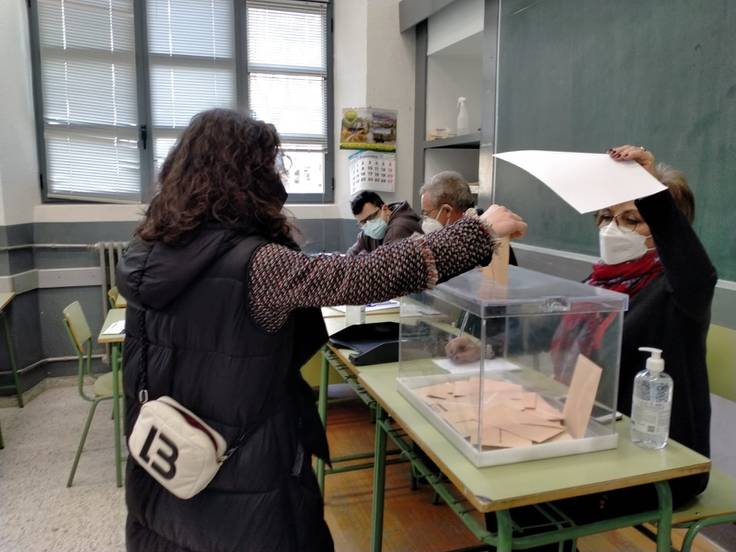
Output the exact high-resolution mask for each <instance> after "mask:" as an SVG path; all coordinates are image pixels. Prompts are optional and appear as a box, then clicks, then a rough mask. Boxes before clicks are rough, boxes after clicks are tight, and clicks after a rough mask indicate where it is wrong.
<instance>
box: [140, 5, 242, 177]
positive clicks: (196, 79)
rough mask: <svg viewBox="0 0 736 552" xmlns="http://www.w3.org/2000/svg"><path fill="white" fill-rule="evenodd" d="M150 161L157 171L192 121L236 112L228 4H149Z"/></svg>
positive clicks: (231, 25)
mask: <svg viewBox="0 0 736 552" xmlns="http://www.w3.org/2000/svg"><path fill="white" fill-rule="evenodd" d="M146 5H147V16H148V55H149V73H150V87H151V119H152V123H153V129H152V130H153V156H154V164H155V168H156V171H158V169H159V168H160V166H161V164H162V163H163V161H164V159H166V155H167V154H168V152H169V149H171V147H172V146H173V145H174V144H175V143H176V138H177V137H178V136H179V134H180V133H181V131H182V130H183V129H184V128H185V127H186V126H187V125H188V124H189V121H190V120H191V118H192V116H193V115H196V114H197V113H199V112H200V111H204V110H206V109H210V108H213V107H228V108H234V107H235V103H236V102H235V61H234V53H233V52H234V45H233V2H232V0H206V1H205V0H147V2H146Z"/></svg>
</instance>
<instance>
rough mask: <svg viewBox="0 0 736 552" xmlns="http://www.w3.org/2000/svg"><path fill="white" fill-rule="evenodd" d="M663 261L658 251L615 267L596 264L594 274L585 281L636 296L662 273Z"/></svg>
mask: <svg viewBox="0 0 736 552" xmlns="http://www.w3.org/2000/svg"><path fill="white" fill-rule="evenodd" d="M662 270H663V267H662V261H660V260H659V256H658V255H657V251H656V250H655V251H649V252H648V253H646V254H644V255H643V256H642V257H639V258H638V259H634V260H633V261H626V262H625V263H619V264H615V265H607V264H604V263H596V264H594V265H593V273H592V274H591V275H590V276H588V278H587V279H586V280H585V283H586V284H590V285H591V286H596V287H602V288H606V289H610V290H612V291H619V292H621V293H626V294H628V296H629V297H633V296H634V295H636V294H637V293H638V292H639V291H640V290H641V289H642V288H644V287H645V286H646V285H647V284H648V283H649V282H651V281H652V280H654V279H655V278H657V276H659V275H660V274H661V273H662Z"/></svg>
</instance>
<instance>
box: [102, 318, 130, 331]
mask: <svg viewBox="0 0 736 552" xmlns="http://www.w3.org/2000/svg"><path fill="white" fill-rule="evenodd" d="M123 330H125V320H118V321H117V322H113V323H112V324H110V325H109V326H108V327H107V329H105V331H104V332H102V335H114V334H119V333H123Z"/></svg>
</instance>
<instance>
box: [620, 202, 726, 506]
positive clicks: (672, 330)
mask: <svg viewBox="0 0 736 552" xmlns="http://www.w3.org/2000/svg"><path fill="white" fill-rule="evenodd" d="M636 206H637V208H638V209H639V212H640V213H641V215H642V217H643V218H644V220H645V221H646V222H647V224H648V225H649V229H650V230H651V232H652V237H653V239H654V243H655V244H656V247H657V252H658V253H659V257H660V259H661V261H662V264H663V266H664V273H663V275H662V276H661V277H659V278H658V279H657V280H655V281H653V282H651V283H650V284H648V285H647V286H646V287H645V288H644V289H642V290H641V291H640V292H639V293H637V294H636V295H635V296H634V297H633V299H632V300H631V302H630V304H629V310H628V312H627V313H626V314H625V316H624V328H623V344H622V349H621V369H620V374H619V396H618V408H619V410H621V412H623V413H624V414H626V415H630V414H631V396H632V391H633V384H634V376H636V374H637V373H638V372H639V371H640V370H643V369H644V367H645V362H646V358H647V355H646V354H644V353H641V352H639V350H638V348H639V347H642V346H648V347H657V348H659V349H662V351H663V355H662V356H663V358H664V359H665V368H664V369H665V372H667V373H668V374H669V375H670V376H672V379H673V380H674V397H673V400H672V416H671V419H670V437H671V438H672V439H674V440H675V441H678V442H680V443H682V444H683V445H685V446H687V447H689V448H691V449H693V450H695V451H697V452H699V453H701V454H703V455H705V456H709V455H710V391H709V388H708V372H707V369H706V363H705V339H706V335H707V333H708V328H709V326H710V307H711V301H712V299H713V292H714V289H715V285H716V282H717V279H718V277H717V275H716V269H715V268H714V267H713V264H712V263H711V262H710V259H709V258H708V254H707V253H706V252H705V249H704V248H703V245H702V244H701V243H700V240H699V239H698V237H697V235H696V234H695V231H694V230H693V228H692V226H691V225H690V223H689V222H688V221H687V219H686V218H685V216H684V215H683V214H682V213H681V212H680V210H679V209H678V208H677V206H676V205H675V202H674V201H673V199H672V196H671V194H670V193H669V192H668V191H664V192H660V193H658V194H655V195H653V196H650V197H645V198H642V199H639V200H637V201H636ZM707 482H708V475H707V474H704V475H698V476H691V477H687V478H683V479H678V480H674V481H672V482H671V484H670V485H671V487H672V492H673V496H674V499H675V503H676V504H677V503H678V502H682V501H683V500H686V499H687V498H689V497H692V496H694V495H696V494H698V493H700V492H701V491H703V490H704V489H705V487H706V485H707Z"/></svg>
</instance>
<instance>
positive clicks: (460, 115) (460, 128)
mask: <svg viewBox="0 0 736 552" xmlns="http://www.w3.org/2000/svg"><path fill="white" fill-rule="evenodd" d="M465 102H466V99H465V98H464V97H462V96H460V97H459V98H458V99H457V128H456V129H455V130H456V131H457V135H458V136H463V135H464V134H469V133H470V128H469V123H468V108H467V107H466V106H465Z"/></svg>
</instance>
